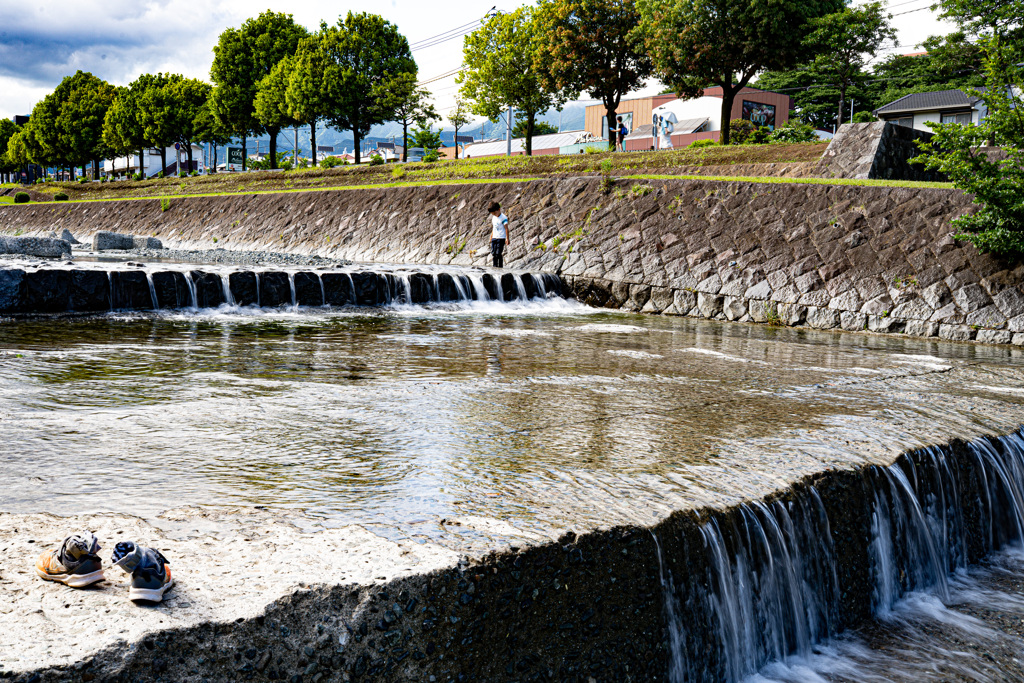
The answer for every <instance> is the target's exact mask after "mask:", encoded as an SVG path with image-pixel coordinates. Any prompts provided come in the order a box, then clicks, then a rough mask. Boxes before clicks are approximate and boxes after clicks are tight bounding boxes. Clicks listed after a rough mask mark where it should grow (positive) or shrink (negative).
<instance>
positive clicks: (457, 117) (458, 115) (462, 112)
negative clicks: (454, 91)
mask: <svg viewBox="0 0 1024 683" xmlns="http://www.w3.org/2000/svg"><path fill="white" fill-rule="evenodd" d="M448 123H450V124H452V127H453V128H454V129H455V132H454V137H453V138H452V144H454V145H455V158H456V159H458V158H459V129H460V128H462V127H464V126H465V125H466V124H468V123H469V107H468V106H466V103H465V102H464V101H463V100H462V98H461V97H456V98H455V106H454V107H452V111H451V113H450V114H448Z"/></svg>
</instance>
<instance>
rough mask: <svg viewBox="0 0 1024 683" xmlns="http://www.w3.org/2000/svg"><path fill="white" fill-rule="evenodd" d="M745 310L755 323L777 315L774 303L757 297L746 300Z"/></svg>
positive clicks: (766, 320) (763, 321)
mask: <svg viewBox="0 0 1024 683" xmlns="http://www.w3.org/2000/svg"><path fill="white" fill-rule="evenodd" d="M698 305H699V304H698ZM747 312H748V314H749V315H750V319H751V320H753V321H754V322H756V323H766V322H768V321H769V320H772V319H774V318H775V317H776V316H777V315H778V310H777V309H776V307H775V304H774V303H772V302H770V301H761V300H759V299H758V300H754V301H748V302H747Z"/></svg>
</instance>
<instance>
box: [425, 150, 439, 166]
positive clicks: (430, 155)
mask: <svg viewBox="0 0 1024 683" xmlns="http://www.w3.org/2000/svg"><path fill="white" fill-rule="evenodd" d="M440 158H441V155H440V154H438V153H437V150H436V149H432V150H430V151H429V152H427V153H426V154H424V155H423V161H424V163H428V164H432V163H434V162H435V161H437V160H438V159H440Z"/></svg>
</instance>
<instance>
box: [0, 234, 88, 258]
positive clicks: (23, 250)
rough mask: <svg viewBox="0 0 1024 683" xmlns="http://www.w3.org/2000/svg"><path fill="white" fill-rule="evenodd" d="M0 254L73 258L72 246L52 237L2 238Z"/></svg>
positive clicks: (0, 238)
mask: <svg viewBox="0 0 1024 683" xmlns="http://www.w3.org/2000/svg"><path fill="white" fill-rule="evenodd" d="M0 254H23V255H25V256H36V257H38V258H64V257H66V256H71V245H70V244H69V243H68V242H66V241H65V240H60V239H54V238H52V237H0Z"/></svg>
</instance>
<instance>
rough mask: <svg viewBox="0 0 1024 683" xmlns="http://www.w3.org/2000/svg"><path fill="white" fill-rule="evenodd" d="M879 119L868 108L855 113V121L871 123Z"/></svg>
mask: <svg viewBox="0 0 1024 683" xmlns="http://www.w3.org/2000/svg"><path fill="white" fill-rule="evenodd" d="M877 120H878V119H877V118H876V117H874V116H873V115H872V114H871V112H869V111H868V110H867V109H864V110H862V111H859V112H857V113H856V114H854V115H853V122H854V123H871V122H873V121H877Z"/></svg>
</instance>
